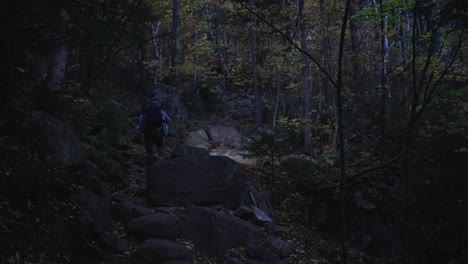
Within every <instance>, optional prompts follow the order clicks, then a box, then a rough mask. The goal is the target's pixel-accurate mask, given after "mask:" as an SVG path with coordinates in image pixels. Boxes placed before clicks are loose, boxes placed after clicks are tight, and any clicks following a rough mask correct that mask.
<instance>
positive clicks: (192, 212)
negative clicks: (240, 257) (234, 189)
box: [176, 207, 266, 255]
mask: <svg viewBox="0 0 468 264" xmlns="http://www.w3.org/2000/svg"><path fill="white" fill-rule="evenodd" d="M176 214H177V216H178V217H179V219H180V221H181V224H182V225H181V226H182V228H181V237H183V238H186V239H190V240H191V241H192V242H193V243H194V245H195V248H196V249H198V250H199V251H200V252H202V253H204V254H207V255H222V254H223V253H225V252H226V250H229V249H231V248H236V247H241V246H242V247H246V246H248V245H251V244H258V243H261V242H262V241H263V240H264V239H265V237H266V235H265V233H264V232H263V231H262V230H261V229H260V228H259V227H257V226H255V225H253V224H252V223H250V222H247V221H245V220H242V219H239V218H237V217H235V216H232V215H230V214H226V213H224V212H217V211H215V210H212V209H209V208H206V207H191V208H188V209H184V210H181V211H179V212H177V213H176Z"/></svg>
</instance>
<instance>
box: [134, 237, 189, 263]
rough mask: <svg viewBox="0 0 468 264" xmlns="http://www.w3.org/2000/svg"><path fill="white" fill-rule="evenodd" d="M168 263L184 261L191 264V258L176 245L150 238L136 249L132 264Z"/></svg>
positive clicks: (185, 250) (186, 251) (180, 246)
mask: <svg viewBox="0 0 468 264" xmlns="http://www.w3.org/2000/svg"><path fill="white" fill-rule="evenodd" d="M169 261H186V262H189V263H191V261H192V257H191V255H190V252H189V250H188V249H187V248H185V247H184V246H182V245H180V244H178V243H175V242H172V241H169V240H163V239H155V238H150V239H147V240H145V241H144V242H143V243H142V244H141V245H140V246H139V247H138V248H137V250H136V251H135V255H134V261H133V263H138V264H153V263H164V262H169Z"/></svg>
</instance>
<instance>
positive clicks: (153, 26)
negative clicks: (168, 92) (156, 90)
mask: <svg viewBox="0 0 468 264" xmlns="http://www.w3.org/2000/svg"><path fill="white" fill-rule="evenodd" d="M160 26H161V21H158V22H157V23H156V24H155V23H151V34H152V37H153V38H152V39H151V43H152V44H153V56H154V59H155V60H156V61H157V62H161V61H162V57H161V53H160V52H159V49H158V33H159V27H160ZM156 65H157V66H156V67H155V68H156V69H155V71H154V79H153V85H157V84H158V83H159V74H161V66H162V65H161V63H159V64H158V63H157V64H156Z"/></svg>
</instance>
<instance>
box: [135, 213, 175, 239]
mask: <svg viewBox="0 0 468 264" xmlns="http://www.w3.org/2000/svg"><path fill="white" fill-rule="evenodd" d="M127 231H128V233H129V234H131V235H134V236H137V237H140V238H163V239H169V240H176V239H177V237H178V236H179V234H180V224H179V221H178V219H177V218H176V217H175V216H174V215H171V214H160V213H159V214H151V215H145V216H141V217H139V218H135V219H133V220H132V221H130V222H129V223H128V224H127Z"/></svg>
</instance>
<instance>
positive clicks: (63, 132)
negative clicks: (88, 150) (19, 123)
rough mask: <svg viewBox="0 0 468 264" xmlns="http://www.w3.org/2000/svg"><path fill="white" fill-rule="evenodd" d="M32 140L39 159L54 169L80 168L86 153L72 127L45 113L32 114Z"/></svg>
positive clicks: (30, 128)
mask: <svg viewBox="0 0 468 264" xmlns="http://www.w3.org/2000/svg"><path fill="white" fill-rule="evenodd" d="M29 130H30V131H31V136H30V138H29V139H30V140H32V141H33V145H34V146H35V147H36V149H37V152H38V154H39V157H40V158H41V159H42V160H44V161H45V162H46V163H47V164H48V165H50V166H53V167H66V166H78V165H81V164H83V163H84V162H85V161H86V155H85V151H84V149H83V146H82V144H81V142H80V141H79V139H78V136H77V135H76V134H75V132H74V130H73V128H72V127H70V126H69V125H67V124H65V123H63V122H62V121H60V120H58V119H55V118H53V117H52V116H50V115H49V114H47V113H45V112H40V111H36V112H32V119H31V126H30V127H29Z"/></svg>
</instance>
